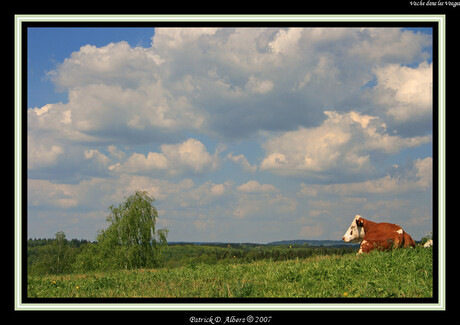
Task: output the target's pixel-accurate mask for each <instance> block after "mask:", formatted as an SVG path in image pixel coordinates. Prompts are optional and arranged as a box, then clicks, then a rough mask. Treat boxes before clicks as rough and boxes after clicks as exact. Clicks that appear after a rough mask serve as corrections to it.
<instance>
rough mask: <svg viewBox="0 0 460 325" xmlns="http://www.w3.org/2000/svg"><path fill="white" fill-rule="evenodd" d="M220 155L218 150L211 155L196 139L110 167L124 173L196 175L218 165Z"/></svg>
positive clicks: (170, 145) (130, 158) (165, 145)
mask: <svg viewBox="0 0 460 325" xmlns="http://www.w3.org/2000/svg"><path fill="white" fill-rule="evenodd" d="M218 153H219V150H216V152H215V154H214V155H211V154H210V153H209V152H208V151H207V149H206V147H205V146H204V144H203V143H202V142H200V141H198V140H196V139H193V138H189V139H188V140H186V141H184V142H181V143H178V144H163V145H161V152H160V153H159V152H149V153H148V154H147V155H144V154H142V153H137V152H135V153H133V154H131V156H129V157H128V158H127V159H126V161H124V162H123V163H121V164H120V163H117V164H114V165H111V166H110V169H111V170H113V171H116V172H124V173H134V174H136V173H138V174H139V173H140V174H142V173H146V172H153V171H155V170H166V171H168V173H169V174H171V175H176V174H179V173H182V172H184V171H191V172H195V173H201V172H204V171H205V169H207V170H210V169H214V168H216V166H217V165H218V160H219V157H218Z"/></svg>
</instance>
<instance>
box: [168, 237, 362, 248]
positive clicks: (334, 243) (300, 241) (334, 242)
mask: <svg viewBox="0 0 460 325" xmlns="http://www.w3.org/2000/svg"><path fill="white" fill-rule="evenodd" d="M168 244H169V245H211V246H227V245H231V246H236V245H246V246H277V245H309V246H315V247H318V246H324V247H359V244H354V243H345V242H343V241H341V240H306V239H294V240H280V241H274V242H270V243H268V244H257V243H231V242H228V243H227V242H225V243H224V242H169V243H168Z"/></svg>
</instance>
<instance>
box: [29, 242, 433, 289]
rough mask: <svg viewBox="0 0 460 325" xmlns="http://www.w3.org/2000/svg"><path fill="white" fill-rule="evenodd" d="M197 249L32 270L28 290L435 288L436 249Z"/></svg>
mask: <svg viewBox="0 0 460 325" xmlns="http://www.w3.org/2000/svg"><path fill="white" fill-rule="evenodd" d="M227 247H228V246H227ZM228 248H229V247H228ZM205 249H215V248H213V247H211V248H209V247H208V248H205ZM219 249H225V248H219ZM235 251H236V250H235ZM228 252H230V251H228ZM207 253H209V252H207ZM197 256H200V255H199V254H198V255H196V256H195V257H192V258H191V259H190V260H189V263H186V264H182V265H177V266H176V267H162V268H157V269H136V270H123V271H112V272H105V273H102V272H96V273H86V274H68V275H47V276H29V277H28V288H27V289H28V297H32V298H33V297H87V298H88V297H89V298H97V297H161V298H166V297H176V298H186V297H202V298H204V297H213V298H238V297H245V298H260V297H305V298H309V297H319V298H322V297H336V298H337V297H342V298H351V297H404V298H408V297H418V298H420V297H422V298H423V297H431V296H432V295H433V267H432V249H431V248H429V249H423V248H421V247H417V248H416V249H399V250H394V251H390V252H377V251H376V252H371V253H370V254H362V255H359V256H356V255H355V251H353V252H348V253H344V254H341V255H340V254H331V255H322V256H321V255H312V256H310V257H306V258H295V259H289V260H279V261H276V260H273V259H261V260H254V261H249V260H239V259H243V258H245V257H238V256H236V255H234V257H232V258H229V259H222V260H218V261H217V260H216V261H215V263H211V262H212V261H210V263H205V261H200V259H196V257H197ZM202 256H206V255H202ZM194 258H195V259H194Z"/></svg>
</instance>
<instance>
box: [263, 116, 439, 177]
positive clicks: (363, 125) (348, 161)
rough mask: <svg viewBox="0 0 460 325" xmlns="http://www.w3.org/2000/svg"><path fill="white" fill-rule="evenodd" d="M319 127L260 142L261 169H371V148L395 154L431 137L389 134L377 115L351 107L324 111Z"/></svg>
mask: <svg viewBox="0 0 460 325" xmlns="http://www.w3.org/2000/svg"><path fill="white" fill-rule="evenodd" d="M325 114H326V116H327V119H326V120H325V121H324V122H323V123H322V124H321V125H320V126H318V127H314V128H304V127H300V128H299V129H298V130H296V131H289V132H285V133H282V134H281V135H279V136H276V137H273V138H271V139H269V140H268V141H266V142H265V143H264V144H263V147H264V149H265V151H266V156H265V158H264V160H263V161H262V163H261V165H260V169H261V170H270V171H273V172H277V173H282V174H299V173H304V174H305V173H321V172H330V171H334V170H336V171H340V172H345V173H348V174H350V173H351V174H358V173H361V174H367V173H369V172H371V171H372V166H373V164H372V163H371V158H372V155H373V153H374V152H379V153H384V154H394V153H397V152H399V151H400V150H402V149H404V148H409V147H416V146H419V145H421V144H424V143H429V142H430V141H431V136H424V137H412V138H403V137H400V136H397V135H389V134H388V133H387V132H386V125H385V123H383V122H382V120H381V119H380V118H378V117H373V116H368V115H363V114H360V113H358V112H354V111H351V112H349V113H343V114H342V113H338V112H335V111H326V112H325Z"/></svg>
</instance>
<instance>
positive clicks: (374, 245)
mask: <svg viewBox="0 0 460 325" xmlns="http://www.w3.org/2000/svg"><path fill="white" fill-rule="evenodd" d="M342 240H343V241H344V242H346V243H350V242H352V243H361V245H360V247H359V250H358V254H361V253H369V252H370V251H372V250H374V249H379V250H387V249H392V248H400V247H415V242H414V240H413V239H412V237H411V236H410V235H409V234H408V233H406V232H405V231H404V230H403V229H402V228H401V227H400V226H398V225H395V224H393V223H386V222H381V223H376V222H372V221H369V220H367V219H364V218H363V217H361V216H360V215H356V216H355V218H354V219H353V222H352V223H351V225H350V227H349V228H348V230H347V231H346V232H345V234H344V235H343V237H342Z"/></svg>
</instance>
